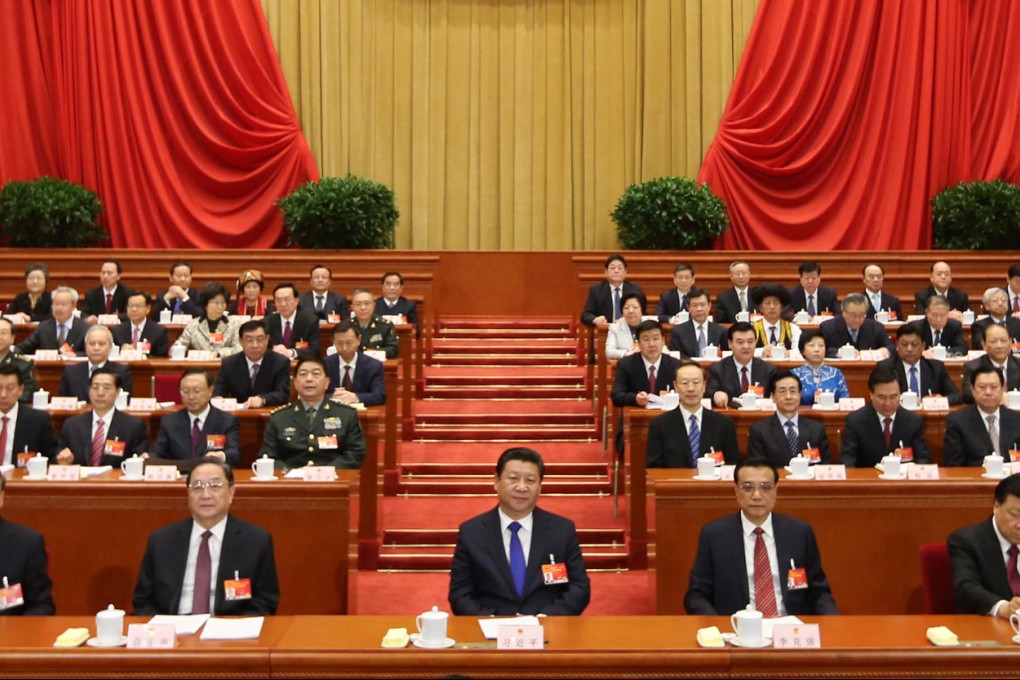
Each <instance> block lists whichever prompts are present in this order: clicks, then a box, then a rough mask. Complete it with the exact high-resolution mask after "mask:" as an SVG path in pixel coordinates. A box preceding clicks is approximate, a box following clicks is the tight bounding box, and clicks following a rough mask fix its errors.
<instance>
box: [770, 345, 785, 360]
mask: <svg viewBox="0 0 1020 680" xmlns="http://www.w3.org/2000/svg"><path fill="white" fill-rule="evenodd" d="M772 358H773V359H785V358H786V345H773V346H772Z"/></svg>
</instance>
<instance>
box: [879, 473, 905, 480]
mask: <svg viewBox="0 0 1020 680" xmlns="http://www.w3.org/2000/svg"><path fill="white" fill-rule="evenodd" d="M878 478H879V479H906V478H907V476H906V475H905V474H902V473H900V474H898V475H889V474H886V473H884V472H883V473H882V474H880V475H879V476H878Z"/></svg>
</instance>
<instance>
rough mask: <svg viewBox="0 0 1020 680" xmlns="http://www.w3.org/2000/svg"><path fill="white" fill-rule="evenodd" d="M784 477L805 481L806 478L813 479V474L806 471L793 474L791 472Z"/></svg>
mask: <svg viewBox="0 0 1020 680" xmlns="http://www.w3.org/2000/svg"><path fill="white" fill-rule="evenodd" d="M786 478H787V479H792V480H795V481H805V480H808V479H814V478H815V476H814V475H813V474H811V473H808V474H806V475H795V474H793V473H792V472H791V473H790V474H788V475H786Z"/></svg>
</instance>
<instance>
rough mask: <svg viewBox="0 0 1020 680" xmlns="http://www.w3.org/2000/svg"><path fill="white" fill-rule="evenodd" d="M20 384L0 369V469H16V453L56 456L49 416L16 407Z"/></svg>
mask: <svg viewBox="0 0 1020 680" xmlns="http://www.w3.org/2000/svg"><path fill="white" fill-rule="evenodd" d="M21 380H22V373H21V370H20V369H19V368H18V367H17V366H12V365H10V364H7V365H4V366H0V463H2V464H3V465H17V464H18V454H19V453H39V454H42V455H44V456H46V457H47V458H49V459H50V460H52V459H53V456H55V455H56V453H57V435H56V433H54V431H53V421H52V420H51V419H50V414H49V413H47V412H46V411H37V410H35V409H34V408H31V405H29V404H22V403H20V399H21V393H22V391H23V390H24V386H23V385H22V382H21ZM19 467H20V466H19ZM0 545H2V544H0ZM0 575H2V574H0Z"/></svg>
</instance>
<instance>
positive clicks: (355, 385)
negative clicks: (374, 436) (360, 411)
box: [326, 321, 386, 406]
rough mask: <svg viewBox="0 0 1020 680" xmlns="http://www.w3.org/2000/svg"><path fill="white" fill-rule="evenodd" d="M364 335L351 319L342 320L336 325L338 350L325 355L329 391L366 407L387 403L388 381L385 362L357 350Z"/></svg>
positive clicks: (340, 399)
mask: <svg viewBox="0 0 1020 680" xmlns="http://www.w3.org/2000/svg"><path fill="white" fill-rule="evenodd" d="M360 343H361V338H360V337H359V336H358V329H357V327H356V326H355V325H354V324H352V323H351V322H350V321H341V322H340V323H338V324H337V325H336V326H335V327H334V328H333V347H335V348H336V353H335V354H331V355H330V356H328V357H326V374H327V375H328V376H329V385H328V386H327V387H326V394H329V395H332V396H330V399H332V400H333V401H338V402H340V403H341V404H348V405H350V404H354V403H357V402H360V403H362V404H364V405H365V406H377V405H379V404H385V403H386V383H385V382H384V380H383V365H382V362H381V361H379V360H377V359H373V358H372V357H370V356H366V355H365V354H364V353H362V352H359V351H358V345H359V344H360Z"/></svg>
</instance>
